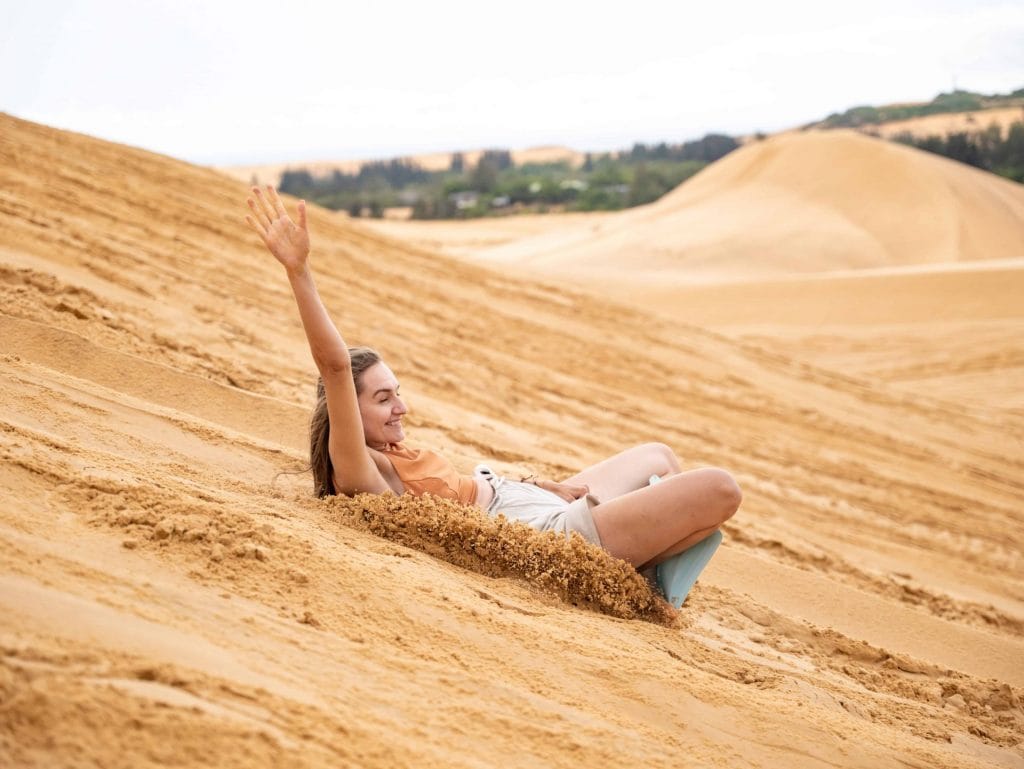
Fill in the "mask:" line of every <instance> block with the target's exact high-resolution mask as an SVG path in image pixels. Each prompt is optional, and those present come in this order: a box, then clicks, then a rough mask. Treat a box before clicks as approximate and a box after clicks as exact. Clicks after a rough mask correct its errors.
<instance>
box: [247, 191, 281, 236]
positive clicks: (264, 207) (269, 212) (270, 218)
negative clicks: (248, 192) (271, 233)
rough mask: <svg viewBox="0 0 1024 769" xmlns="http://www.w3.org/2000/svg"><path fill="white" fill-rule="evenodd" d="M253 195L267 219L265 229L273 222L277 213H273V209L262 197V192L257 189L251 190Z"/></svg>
mask: <svg viewBox="0 0 1024 769" xmlns="http://www.w3.org/2000/svg"><path fill="white" fill-rule="evenodd" d="M252 193H253V195H255V196H256V200H257V202H258V203H259V206H260V209H261V210H262V211H263V215H264V216H266V217H267V227H268V228H269V227H270V222H273V221H274V220H275V219H276V218H277V213H276V212H275V211H274V207H273V206H272V205H270V202H269V201H268V200H267V199H266V197H264V195H263V191H262V190H260V188H259V187H253V188H252Z"/></svg>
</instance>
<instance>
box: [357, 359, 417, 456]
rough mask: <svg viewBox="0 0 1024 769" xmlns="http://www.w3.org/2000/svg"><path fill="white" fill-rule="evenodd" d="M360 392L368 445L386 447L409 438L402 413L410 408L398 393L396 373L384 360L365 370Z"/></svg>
mask: <svg viewBox="0 0 1024 769" xmlns="http://www.w3.org/2000/svg"><path fill="white" fill-rule="evenodd" d="M361 385H362V387H361V390H360V392H359V414H360V416H362V418H363V435H364V436H365V437H366V445H367V446H370V447H371V448H383V447H384V446H385V445H386V444H389V443H401V442H402V441H404V440H405V430H404V429H402V415H403V414H405V413H406V412H407V411H409V409H407V408H406V407H405V404H404V403H403V402H402V399H401V398H400V397H399V396H398V389H399V384H398V380H397V379H396V378H395V375H394V374H393V373H392V372H391V369H389V368H388V367H387V366H386V365H384V364H383V363H374V364H373V365H372V366H370V368H368V369H366V371H364V372H363V376H362V380H361Z"/></svg>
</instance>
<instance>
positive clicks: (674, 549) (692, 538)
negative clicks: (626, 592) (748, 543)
mask: <svg viewBox="0 0 1024 769" xmlns="http://www.w3.org/2000/svg"><path fill="white" fill-rule="evenodd" d="M720 528H721V525H718V526H711V527H709V528H707V529H700V530H699V531H695V532H693V534H691V535H689V536H688V537H684V538H683V539H681V540H679V541H678V542H676V543H675V544H674V545H671V546H670V547H668V548H667V549H665V550H664V551H662V552H660V553H658V554H657V555H656V556H654V558H652V559H651V560H649V561H648V562H647V563H645V564H643V565H641V566H637V567H636V568H637V570H638V571H643V570H644V569H646V568H648V567H650V566H657V565H658V564H659V563H662V562H664V561H667V560H668V559H669V558H671V557H672V556H674V555H678V554H679V553H681V552H683V551H684V550H687V549H689V548H691V547H693V546H694V545H696V544H697V543H698V542H702V541H703V540H705V539H707V538H708V537H710V536H711V535H712V534H714V533H715V532H716V531H718V530H719V529H720Z"/></svg>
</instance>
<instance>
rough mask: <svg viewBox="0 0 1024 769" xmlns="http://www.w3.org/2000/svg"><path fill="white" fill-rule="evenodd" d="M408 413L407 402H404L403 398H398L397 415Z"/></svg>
mask: <svg viewBox="0 0 1024 769" xmlns="http://www.w3.org/2000/svg"><path fill="white" fill-rule="evenodd" d="M408 411H409V407H408V406H406V405H405V401H403V400H402V399H401V398H397V397H396V398H395V413H396V414H405V413H408Z"/></svg>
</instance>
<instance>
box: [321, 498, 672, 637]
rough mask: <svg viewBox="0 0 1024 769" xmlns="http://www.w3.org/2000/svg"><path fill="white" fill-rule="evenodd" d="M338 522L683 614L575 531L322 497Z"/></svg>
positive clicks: (575, 600) (441, 508) (447, 556)
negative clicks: (568, 534) (539, 528)
mask: <svg viewBox="0 0 1024 769" xmlns="http://www.w3.org/2000/svg"><path fill="white" fill-rule="evenodd" d="M323 504H324V506H325V507H326V508H327V509H328V510H329V511H330V514H331V515H332V516H334V517H336V518H337V519H338V520H339V521H340V522H343V523H346V524H348V525H353V526H356V527H360V528H365V529H367V530H369V531H371V532H373V533H374V534H377V535H378V536H381V537H385V538H386V539H389V540H391V541H393V542H397V543H399V544H402V545H407V546H409V547H412V548H415V549H417V550H421V551H423V552H425V553H428V554H430V555H432V556H434V557H436V558H441V559H443V560H445V561H447V562H449V563H452V564H455V565H457V566H461V567H463V568H465V569H470V570H472V571H475V572H478V573H480V574H485V575H487V576H491V577H519V578H522V579H525V580H527V581H528V582H530V583H531V584H533V585H536V586H539V587H540V588H541V589H543V590H545V591H549V592H551V593H553V594H555V595H558V596H560V597H561V598H562V599H564V600H566V601H568V602H570V603H572V604H574V605H578V606H586V607H588V608H591V609H594V610H596V611H600V612H603V613H605V614H610V615H612V616H614V617H620V618H623V619H644V620H648V621H651V622H656V623H659V624H664V625H672V624H675V623H676V622H677V620H678V613H677V612H676V611H675V610H674V609H673V608H672V607H671V606H670V605H669V604H668V603H666V602H665V601H664V600H663V599H662V598H660V597H659V596H657V595H656V594H655V593H654V592H653V591H652V590H651V588H650V586H649V585H648V583H647V581H646V580H645V579H644V578H643V577H642V576H641V575H640V574H639V573H637V571H636V569H634V568H633V567H632V566H631V565H630V564H629V563H627V562H626V561H623V560H620V559H618V558H615V557H614V556H612V555H610V554H609V553H608V551H606V550H604V549H602V548H601V547H598V546H597V545H593V544H591V543H589V542H587V541H586V540H585V539H583V537H581V536H580V535H579V534H576V533H573V534H572V536H571V537H570V538H568V539H566V538H565V537H563V536H561V535H559V534H555V533H553V532H537V531H535V530H534V529H531V528H530V527H529V526H526V525H525V524H522V523H518V522H512V521H509V520H507V519H506V518H505V517H504V516H498V517H497V518H490V517H488V516H487V515H486V514H485V513H483V512H481V511H480V510H478V509H476V508H474V507H467V506H465V505H460V504H457V503H455V502H451V501H449V500H446V499H440V498H437V497H433V496H430V495H426V496H423V497H413V496H411V495H408V494H403V495H402V496H400V497H399V496H394V495H391V494H388V495H374V494H360V495H358V496H356V497H352V498H350V497H329V498H327V499H326V500H325V501H324V502H323Z"/></svg>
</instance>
